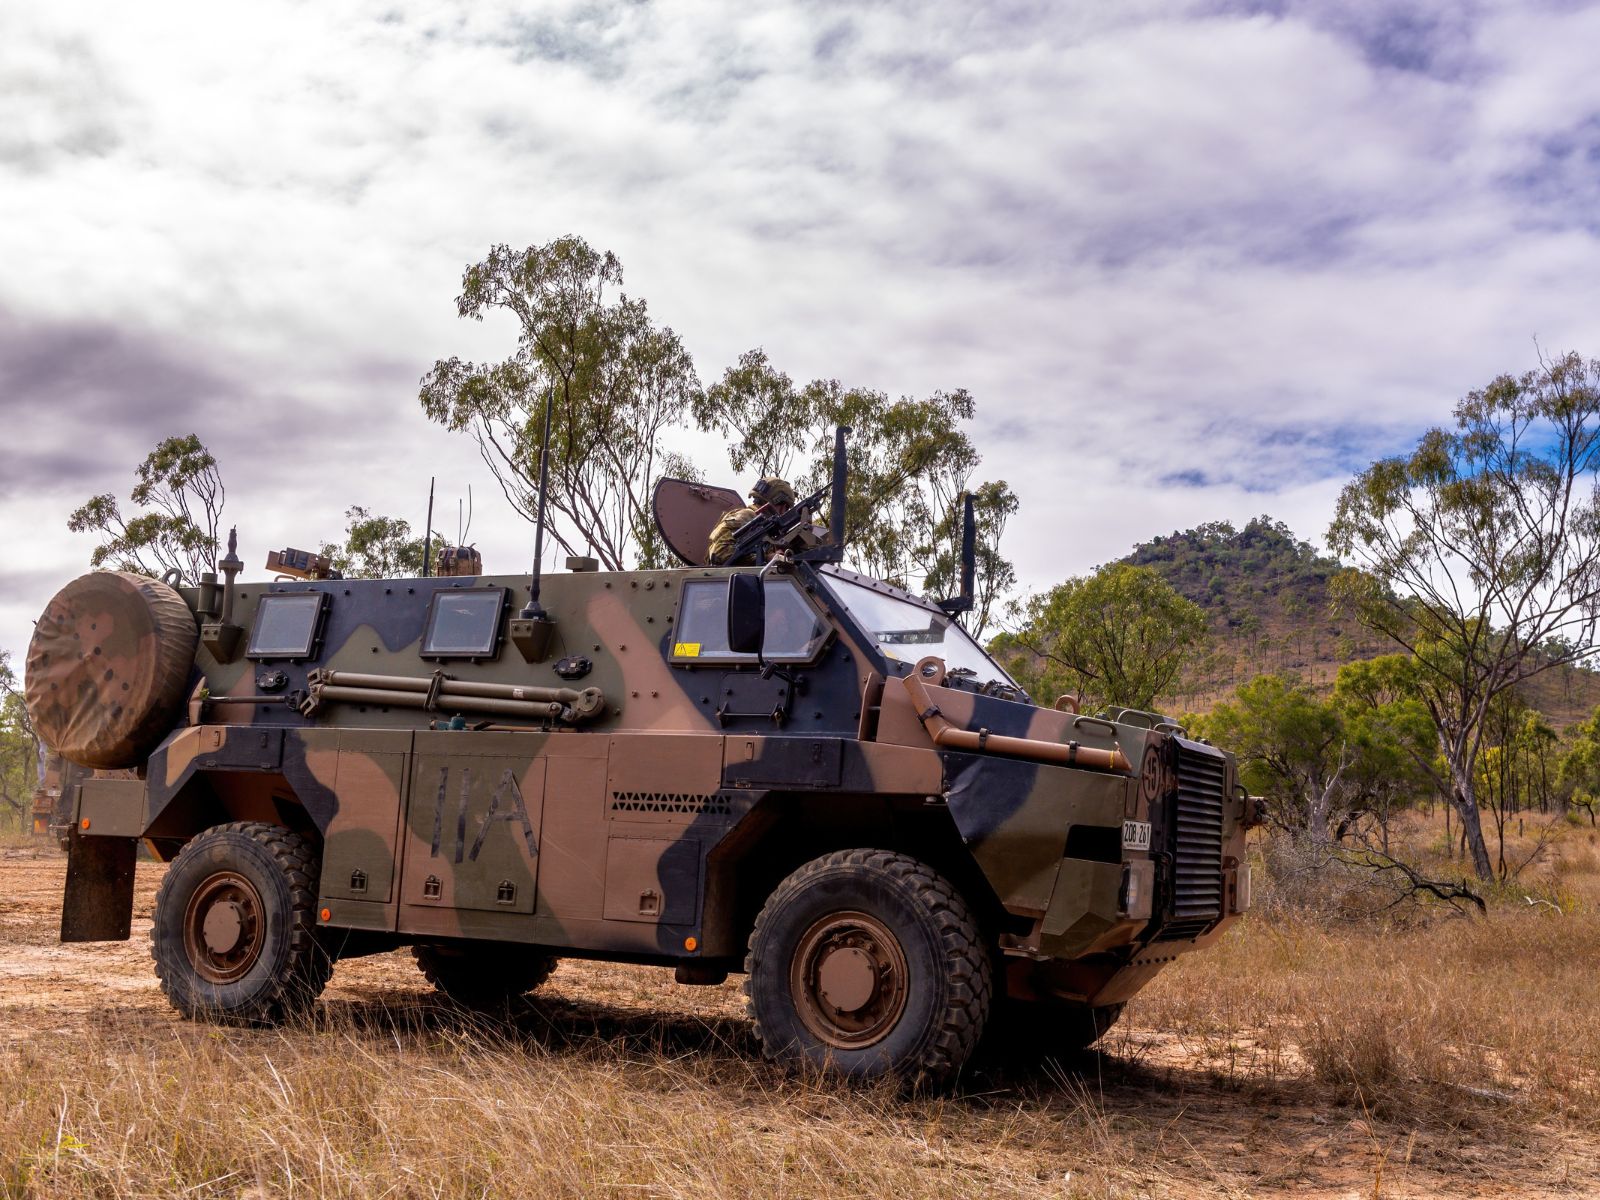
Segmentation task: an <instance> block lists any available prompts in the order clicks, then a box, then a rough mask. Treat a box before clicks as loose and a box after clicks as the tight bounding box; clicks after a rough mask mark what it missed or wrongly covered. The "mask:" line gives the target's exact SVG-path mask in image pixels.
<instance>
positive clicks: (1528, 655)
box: [1328, 354, 1600, 880]
mask: <svg viewBox="0 0 1600 1200" xmlns="http://www.w3.org/2000/svg"><path fill="white" fill-rule="evenodd" d="M1597 479H1600V361H1596V360H1584V359H1582V358H1580V357H1579V356H1578V355H1577V354H1566V355H1563V356H1561V357H1559V358H1555V359H1552V360H1548V361H1544V362H1542V363H1541V364H1540V367H1539V369H1538V370H1535V371H1530V372H1528V373H1526V374H1524V375H1522V376H1520V377H1515V378H1514V377H1512V376H1509V375H1503V376H1501V377H1499V378H1497V379H1495V380H1494V381H1493V382H1492V383H1490V384H1489V385H1488V386H1487V387H1485V388H1482V389H1481V390H1478V391H1474V392H1471V393H1470V394H1468V395H1467V396H1466V397H1465V398H1464V399H1463V400H1462V401H1461V402H1460V403H1459V404H1458V405H1457V406H1456V409H1455V421H1454V425H1453V427H1451V428H1442V427H1441V428H1435V429H1431V430H1429V431H1428V432H1427V433H1425V434H1424V435H1423V436H1422V438H1421V439H1420V441H1419V442H1418V443H1417V446H1416V449H1415V450H1413V451H1412V452H1411V453H1410V454H1408V455H1399V456H1396V457H1392V458H1385V459H1381V460H1379V461H1378V462H1375V463H1373V464H1372V465H1371V466H1370V467H1368V468H1367V469H1366V470H1365V471H1363V472H1361V474H1360V475H1358V476H1357V477H1356V478H1355V479H1354V480H1352V481H1351V482H1350V483H1349V484H1348V485H1347V486H1346V487H1345V489H1344V491H1343V493H1342V494H1341V495H1340V498H1339V503H1338V508H1337V511H1336V515H1335V518H1334V521H1333V524H1332V525H1331V527H1330V528H1329V531H1328V542H1329V544H1330V545H1331V546H1332V547H1333V549H1334V550H1335V552H1337V553H1338V554H1340V555H1341V556H1344V557H1345V558H1347V559H1351V560H1353V561H1354V562H1355V563H1356V564H1357V565H1358V566H1359V568H1360V570H1359V571H1355V572H1349V573H1347V574H1345V575H1344V576H1341V577H1340V579H1339V580H1338V581H1337V584H1338V590H1339V593H1340V594H1341V596H1342V597H1343V598H1344V599H1345V600H1346V601H1347V602H1348V603H1350V604H1352V605H1353V606H1354V608H1355V610H1356V612H1357V614H1358V615H1359V617H1360V619H1361V620H1362V621H1363V622H1364V623H1365V624H1366V625H1367V626H1369V627H1370V628H1372V629H1374V630H1376V631H1377V632H1379V633H1381V634H1383V635H1384V636H1386V637H1387V638H1389V639H1390V640H1392V641H1393V642H1394V643H1395V644H1396V645H1398V646H1400V647H1402V648H1403V649H1405V650H1407V651H1409V652H1410V653H1411V654H1412V656H1413V657H1414V658H1415V661H1416V664H1417V667H1418V670H1417V676H1416V685H1415V686H1416V694H1417V698H1418V699H1419V700H1420V701H1421V702H1422V704H1423V705H1424V707H1425V708H1426V709H1427V711H1428V716H1429V718H1430V720H1431V721H1432V723H1433V727H1434V731H1435V733H1436V736H1437V738H1438V744H1439V751H1440V754H1441V756H1442V757H1443V760H1444V763H1445V767H1446V772H1447V775H1448V780H1449V785H1450V790H1449V795H1450V800H1451V803H1452V804H1453V805H1454V807H1455V809H1456V813H1457V815H1458V816H1459V817H1460V819H1461V822H1462V826H1463V829H1464V830H1465V832H1466V836H1467V844H1468V847H1469V850H1470V852H1471V854H1472V860H1473V866H1474V869H1475V870H1476V872H1477V874H1478V877H1479V878H1480V879H1486V880H1487V879H1490V878H1492V877H1493V865H1492V863H1491V862H1490V858H1489V850H1488V846H1487V845H1486V843H1485V840H1484V836H1483V827H1482V823H1481V821H1480V818H1479V797H1478V783H1477V778H1478V771H1477V767H1478V759H1479V754H1480V752H1481V751H1482V749H1483V746H1484V744H1485V743H1484V738H1485V735H1486V733H1487V722H1488V718H1489V715H1490V711H1491V707H1492V706H1493V704H1494V703H1495V701H1496V699H1497V698H1498V697H1500V696H1501V695H1502V694H1504V693H1506V692H1507V691H1509V690H1510V689H1513V688H1515V687H1516V686H1517V685H1518V684H1520V683H1522V682H1523V681H1524V680H1526V679H1529V678H1530V677H1532V676H1534V675H1537V674H1539V673H1540V672H1542V671H1547V670H1549V669H1550V668H1552V667H1554V666H1557V665H1559V664H1562V663H1569V662H1573V661H1577V660H1580V659H1583V658H1586V657H1587V656H1589V655H1590V654H1591V652H1592V650H1593V646H1594V640H1595V635H1596V628H1597V621H1600V492H1597Z"/></svg>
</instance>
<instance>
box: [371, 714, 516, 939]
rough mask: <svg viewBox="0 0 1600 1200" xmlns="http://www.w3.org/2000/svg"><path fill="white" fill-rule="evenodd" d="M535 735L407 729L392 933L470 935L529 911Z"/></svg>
mask: <svg viewBox="0 0 1600 1200" xmlns="http://www.w3.org/2000/svg"><path fill="white" fill-rule="evenodd" d="M544 742H545V737H544V735H542V734H511V733H491V734H482V735H476V734H472V733H454V732H437V731H423V732H418V733H417V734H416V744H415V752H414V754H413V757H412V763H411V780H410V784H411V803H410V806H409V810H408V812H407V819H406V830H405V851H404V865H403V868H402V872H401V883H400V917H399V927H400V930H401V932H408V933H440V934H447V935H456V936H469V937H470V936H475V935H479V934H488V933H492V932H494V930H495V928H496V926H497V924H498V923H497V922H495V921H494V920H493V918H489V917H486V916H484V915H481V914H489V913H495V914H520V915H530V914H532V912H533V910H534V904H535V901H536V898H537V892H538V881H539V846H540V839H541V837H542V832H543V831H542V825H543V819H544V792H545V771H546V760H545V757H544V755H543V748H544Z"/></svg>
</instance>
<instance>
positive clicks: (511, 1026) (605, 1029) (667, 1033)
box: [312, 989, 1227, 1107]
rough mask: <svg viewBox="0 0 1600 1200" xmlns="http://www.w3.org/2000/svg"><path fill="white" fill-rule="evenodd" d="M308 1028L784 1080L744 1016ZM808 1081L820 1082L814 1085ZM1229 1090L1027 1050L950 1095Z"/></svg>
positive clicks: (421, 1003)
mask: <svg viewBox="0 0 1600 1200" xmlns="http://www.w3.org/2000/svg"><path fill="white" fill-rule="evenodd" d="M312 1024H313V1027H314V1028H315V1029H316V1030H317V1031H319V1032H337V1031H339V1030H347V1031H350V1032H353V1033H357V1034H360V1035H366V1036H371V1035H377V1036H380V1037H382V1038H384V1039H392V1038H395V1037H399V1038H402V1039H405V1038H417V1037H421V1038H433V1039H437V1038H438V1037H440V1036H441V1035H442V1036H446V1037H467V1038H471V1039H472V1040H474V1041H476V1042H478V1043H480V1044H483V1045H487V1046H490V1047H493V1048H506V1049H515V1048H523V1049H527V1048H532V1047H538V1048H540V1049H542V1050H544V1051H548V1052H550V1053H554V1054H562V1055H567V1054H570V1055H578V1056H585V1057H594V1056H600V1057H606V1058H615V1059H620V1060H630V1061H638V1060H641V1059H655V1058H660V1059H668V1060H674V1061H680V1062H681V1061H682V1060H685V1059H689V1060H691V1061H694V1062H696V1063H697V1069H702V1070H704V1071H707V1072H717V1071H720V1070H723V1069H727V1068H733V1069H734V1071H735V1073H745V1072H748V1071H750V1070H752V1069H754V1070H759V1071H762V1072H767V1071H770V1072H771V1074H772V1079H773V1081H774V1082H777V1081H780V1080H781V1079H782V1078H783V1077H784V1074H785V1073H784V1072H783V1071H782V1070H780V1069H778V1068H776V1067H768V1066H766V1065H765V1064H764V1063H763V1060H762V1055H761V1044H760V1043H759V1042H758V1041H757V1040H756V1037H755V1033H754V1030H753V1028H752V1027H751V1025H750V1023H749V1021H747V1020H745V1019H743V1018H740V1017H730V1016H720V1015H718V1016H710V1015H707V1016H701V1015H694V1014H687V1013H683V1012H681V1011H661V1012H640V1011H638V1010H637V1009H634V1008H623V1007H612V1006H610V1005H607V1004H605V1003H603V1002H598V1001H593V1000H582V1001H575V1000H570V999H567V998H564V997H546V996H531V997H528V998H527V999H526V1000H524V1001H523V1002H521V1003H519V1004H518V1005H517V1006H516V1007H515V1008H514V1009H503V1010H500V1011H497V1012H473V1011H468V1010H464V1009H461V1008H458V1007H456V1006H454V1005H453V1004H451V1003H450V1002H448V1001H445V1000H442V999H440V998H439V997H437V996H435V995H434V994H432V993H419V992H416V991H412V990H408V989H392V990H387V991H381V992H372V993H369V994H368V995H365V996H363V997H361V998H359V999H328V998H324V999H323V1000H322V1002H321V1003H320V1004H319V1005H318V1008H317V1012H316V1015H315V1016H314V1017H313V1018H312ZM808 1082H815V1079H814V1077H810V1078H809V1080H808ZM1226 1090H1227V1089H1225V1088H1223V1087H1221V1086H1220V1085H1219V1084H1218V1082H1217V1081H1216V1080H1215V1079H1214V1078H1213V1077H1212V1075H1211V1073H1210V1072H1207V1071H1204V1070H1188V1069H1184V1068H1173V1067H1169V1066H1164V1065H1163V1066H1152V1065H1148V1064H1145V1063H1143V1062H1141V1061H1138V1060H1136V1059H1130V1058H1126V1057H1122V1056H1119V1055H1118V1054H1116V1053H1111V1052H1101V1051H1098V1050H1095V1049H1088V1050H1082V1051H1078V1052H1076V1053H1072V1054H1065V1055H1056V1056H1048V1057H1041V1056H1040V1055H1039V1054H1038V1053H1036V1052H1034V1053H1031V1054H1030V1052H1029V1051H1028V1049H1027V1048H1026V1047H1017V1046H1012V1045H1008V1046H992V1045H984V1046H980V1048H979V1050H978V1052H977V1054H975V1055H974V1057H973V1060H972V1063H971V1065H970V1066H969V1068H968V1069H967V1070H966V1071H965V1072H963V1075H962V1077H961V1079H960V1080H959V1081H958V1082H957V1084H956V1086H955V1087H954V1088H953V1089H951V1091H950V1092H947V1093H946V1095H947V1096H949V1098H951V1099H955V1100H967V1101H970V1102H973V1103H976V1104H979V1105H980V1106H982V1105H987V1104H989V1103H991V1102H1001V1103H1015V1102H1016V1101H1017V1100H1018V1099H1019V1098H1024V1099H1026V1100H1028V1101H1030V1102H1032V1103H1036V1104H1041V1105H1052V1104H1057V1103H1066V1104H1071V1105H1073V1106H1081V1105H1082V1104H1084V1103H1085V1102H1086V1101H1088V1100H1090V1099H1093V1100H1094V1102H1096V1103H1100V1102H1106V1101H1111V1102H1112V1103H1113V1104H1114V1106H1119V1107H1120V1106H1121V1105H1122V1104H1123V1103H1137V1102H1139V1100H1140V1098H1141V1097H1147V1098H1153V1097H1156V1096H1160V1097H1162V1098H1163V1099H1172V1098H1175V1097H1182V1096H1185V1095H1188V1096H1194V1095H1196V1094H1199V1093H1205V1094H1206V1095H1208V1096H1215V1095H1216V1094H1217V1093H1218V1092H1223V1091H1226ZM1112 1098H1116V1099H1115V1100H1113V1099H1112Z"/></svg>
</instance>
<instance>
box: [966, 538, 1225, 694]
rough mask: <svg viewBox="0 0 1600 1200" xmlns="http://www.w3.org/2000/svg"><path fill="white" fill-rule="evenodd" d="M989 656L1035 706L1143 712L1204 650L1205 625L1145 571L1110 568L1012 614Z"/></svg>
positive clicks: (1190, 606)
mask: <svg viewBox="0 0 1600 1200" xmlns="http://www.w3.org/2000/svg"><path fill="white" fill-rule="evenodd" d="M1011 615H1012V618H1013V619H1014V621H1015V622H1016V627H1015V628H1014V629H1012V630H1009V631H1007V632H1005V633H1002V634H1000V635H999V636H998V637H996V638H995V639H994V641H993V642H991V643H990V650H991V651H992V652H993V653H994V654H995V655H996V656H997V657H998V658H999V660H1000V662H1001V664H1002V665H1004V666H1005V667H1006V669H1007V670H1008V671H1010V672H1011V674H1012V675H1013V676H1014V677H1015V678H1016V679H1017V680H1018V682H1020V683H1022V684H1023V686H1024V687H1026V688H1027V689H1028V690H1029V692H1030V693H1032V694H1033V695H1034V696H1035V698H1037V699H1040V700H1042V701H1043V702H1045V703H1048V702H1049V701H1050V700H1051V699H1053V698H1054V697H1055V696H1056V695H1058V694H1061V693H1064V692H1077V693H1078V694H1079V696H1080V697H1081V698H1082V700H1083V701H1085V702H1087V703H1090V704H1111V705H1124V706H1127V707H1129V708H1139V709H1150V708H1153V707H1154V706H1155V702H1156V697H1158V696H1161V695H1164V694H1166V693H1167V692H1168V691H1169V690H1170V689H1171V687H1172V685H1173V683H1174V681H1175V680H1176V679H1177V678H1178V675H1179V673H1180V672H1181V671H1182V670H1183V667H1184V665H1185V664H1186V663H1187V662H1188V661H1189V660H1190V658H1191V657H1192V656H1193V655H1194V653H1195V652H1196V651H1197V650H1198V649H1199V648H1200V647H1201V646H1202V645H1203V644H1204V642H1205V638H1206V618H1205V613H1204V612H1203V611H1202V610H1201V608H1200V606H1199V605H1197V604H1195V603H1193V602H1192V601H1190V600H1186V599H1184V598H1183V597H1182V596H1180V595H1179V594H1178V593H1177V592H1176V591H1174V590H1173V588H1172V587H1171V585H1170V584H1168V583H1167V582H1166V581H1165V580H1163V579H1162V578H1161V577H1160V576H1159V575H1157V574H1156V573H1155V571H1153V570H1151V569H1150V568H1149V567H1136V566H1132V565H1130V564H1128V563H1123V562H1118V563H1110V564H1108V565H1106V566H1103V567H1101V568H1100V569H1099V570H1097V571H1096V572H1095V573H1094V574H1093V575H1089V576H1085V577H1083V578H1080V579H1068V580H1066V581H1065V582H1064V583H1059V584H1057V585H1056V586H1055V587H1053V588H1051V589H1050V590H1049V591H1047V592H1043V593H1041V594H1039V595H1036V596H1033V597H1031V598H1029V599H1028V600H1026V601H1022V602H1019V603H1017V604H1015V605H1013V606H1012V613H1011Z"/></svg>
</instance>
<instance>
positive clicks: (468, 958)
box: [411, 942, 556, 1012]
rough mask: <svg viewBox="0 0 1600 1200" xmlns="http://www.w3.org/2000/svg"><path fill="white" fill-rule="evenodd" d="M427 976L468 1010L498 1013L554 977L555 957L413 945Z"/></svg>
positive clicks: (505, 948)
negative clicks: (551, 976)
mask: <svg viewBox="0 0 1600 1200" xmlns="http://www.w3.org/2000/svg"><path fill="white" fill-rule="evenodd" d="M411 954H412V957H413V958H415V959H416V960H417V969H418V970H420V971H421V972H422V975H423V978H425V979H426V980H427V981H428V982H429V983H431V984H433V986H434V987H435V988H436V989H437V990H438V991H439V992H441V993H443V994H444V995H445V996H448V997H449V998H450V999H451V1000H453V1001H454V1002H455V1003H457V1004H459V1005H461V1007H463V1008H471V1009H476V1010H478V1011H480V1012H494V1011H497V1010H500V1009H504V1008H506V1007H508V1006H510V1005H512V1004H515V1003H516V1002H517V1001H518V1000H520V999H521V998H522V997H523V996H526V995H527V994H528V993H529V992H531V991H533V990H534V989H535V988H537V987H538V986H539V985H540V984H542V983H543V982H544V981H545V980H547V979H549V978H550V974H551V972H553V971H554V970H555V969H556V957H555V955H553V954H547V953H545V952H543V951H541V950H532V949H527V948H523V947H518V946H509V945H506V944H505V943H503V942H497V943H495V944H494V945H492V946H453V945H442V944H432V943H429V944H424V945H420V946H413V947H411Z"/></svg>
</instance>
